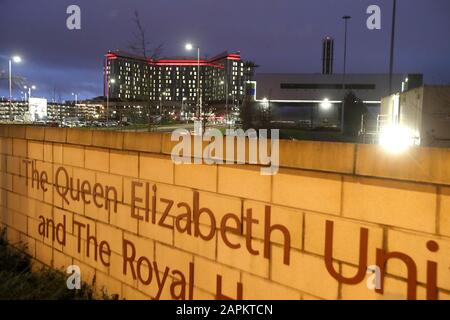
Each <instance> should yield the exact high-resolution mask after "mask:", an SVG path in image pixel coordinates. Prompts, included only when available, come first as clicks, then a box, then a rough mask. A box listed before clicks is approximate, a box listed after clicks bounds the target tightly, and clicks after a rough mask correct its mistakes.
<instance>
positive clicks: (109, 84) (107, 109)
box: [106, 74, 116, 126]
mask: <svg viewBox="0 0 450 320" xmlns="http://www.w3.org/2000/svg"><path fill="white" fill-rule="evenodd" d="M114 83H116V80H115V79H109V74H108V90H107V93H106V126H108V122H109V87H111V86H112V85H113V84H114Z"/></svg>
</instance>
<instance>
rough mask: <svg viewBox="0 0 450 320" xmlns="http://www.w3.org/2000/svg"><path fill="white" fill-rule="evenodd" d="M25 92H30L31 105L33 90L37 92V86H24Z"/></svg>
mask: <svg viewBox="0 0 450 320" xmlns="http://www.w3.org/2000/svg"><path fill="white" fill-rule="evenodd" d="M23 88H24V89H25V90H28V104H29V103H30V98H31V90H36V86H35V85H32V86H29V87H28V86H24V87H23Z"/></svg>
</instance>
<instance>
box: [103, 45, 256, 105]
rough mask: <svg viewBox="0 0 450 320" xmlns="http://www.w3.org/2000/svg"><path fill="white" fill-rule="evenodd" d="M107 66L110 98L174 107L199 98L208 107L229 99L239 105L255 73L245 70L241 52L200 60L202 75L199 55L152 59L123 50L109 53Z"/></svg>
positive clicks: (225, 53) (191, 103)
mask: <svg viewBox="0 0 450 320" xmlns="http://www.w3.org/2000/svg"><path fill="white" fill-rule="evenodd" d="M105 69H106V72H105V79H104V83H105V89H104V90H105V96H106V95H108V93H109V97H110V99H112V100H121V101H129V102H149V101H151V102H154V103H156V104H157V105H158V106H172V107H180V106H183V105H184V106H195V105H197V101H198V98H201V102H202V105H204V106H205V107H206V106H208V105H210V104H214V103H226V102H228V104H229V105H230V106H231V107H233V106H235V107H236V106H238V105H239V104H240V103H241V102H242V99H243V96H244V83H245V81H247V80H249V79H248V77H249V75H250V74H251V73H252V70H250V71H249V70H246V69H247V68H246V66H245V63H244V61H242V59H241V55H240V53H239V52H236V53H228V52H223V53H221V54H219V55H217V56H215V57H213V58H210V59H201V60H200V74H199V75H198V61H197V59H196V58H195V59H194V58H164V59H159V60H151V59H144V58H142V57H137V56H133V55H130V54H126V53H123V52H120V51H117V52H109V53H108V54H107V55H106V66H105ZM108 79H114V81H113V82H114V83H111V81H109V86H108ZM198 81H199V84H200V93H201V94H200V97H197V90H198V89H197V88H198ZM108 91H109V92H108ZM227 95H228V96H227Z"/></svg>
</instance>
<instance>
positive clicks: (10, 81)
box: [9, 56, 22, 121]
mask: <svg viewBox="0 0 450 320" xmlns="http://www.w3.org/2000/svg"><path fill="white" fill-rule="evenodd" d="M13 62H14V63H20V62H22V58H20V57H19V56H13V57H11V59H9V120H10V121H11V120H12V63H13Z"/></svg>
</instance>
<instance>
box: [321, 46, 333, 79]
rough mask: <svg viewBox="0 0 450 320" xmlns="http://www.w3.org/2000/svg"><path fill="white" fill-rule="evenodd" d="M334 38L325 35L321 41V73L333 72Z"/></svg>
mask: <svg viewBox="0 0 450 320" xmlns="http://www.w3.org/2000/svg"><path fill="white" fill-rule="evenodd" d="M333 55H334V39H333V38H330V37H326V38H324V39H323V43H322V74H333Z"/></svg>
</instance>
